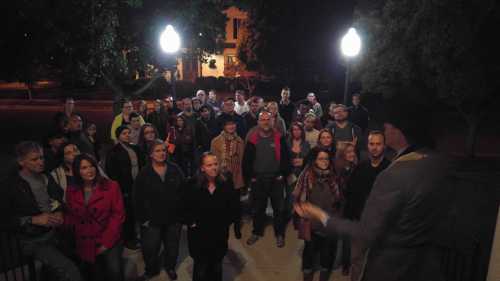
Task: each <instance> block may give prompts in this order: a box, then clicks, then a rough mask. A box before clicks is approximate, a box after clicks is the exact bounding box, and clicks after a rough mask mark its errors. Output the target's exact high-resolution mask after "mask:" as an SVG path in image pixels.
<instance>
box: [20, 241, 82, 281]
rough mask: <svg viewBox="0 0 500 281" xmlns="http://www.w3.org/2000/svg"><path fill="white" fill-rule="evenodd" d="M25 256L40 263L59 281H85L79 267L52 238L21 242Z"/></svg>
mask: <svg viewBox="0 0 500 281" xmlns="http://www.w3.org/2000/svg"><path fill="white" fill-rule="evenodd" d="M21 247H22V251H23V254H24V255H26V256H28V257H33V258H34V259H35V260H38V261H40V262H41V263H42V264H43V265H44V266H46V267H47V268H48V269H49V272H50V273H51V274H53V275H54V277H55V278H57V280H59V281H83V277H82V275H81V274H80V271H79V270H78V267H77V266H76V265H75V264H74V263H73V261H71V260H70V259H69V258H68V257H66V256H65V255H63V254H62V252H61V251H60V250H59V249H58V248H57V246H56V241H55V239H54V238H53V237H52V236H47V237H46V239H45V238H41V239H32V240H29V241H27V240H24V241H21Z"/></svg>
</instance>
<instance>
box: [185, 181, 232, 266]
mask: <svg viewBox="0 0 500 281" xmlns="http://www.w3.org/2000/svg"><path fill="white" fill-rule="evenodd" d="M224 177H225V180H222V179H220V178H219V179H218V180H217V182H216V186H217V188H216V189H215V192H214V193H213V194H210V192H209V191H208V189H207V186H206V185H207V183H204V182H203V181H202V180H200V178H198V177H195V178H193V179H191V180H190V181H189V183H188V185H187V188H188V192H187V193H186V197H185V207H186V210H185V223H186V224H187V225H188V227H189V229H188V243H189V254H190V255H191V257H192V258H193V259H195V260H197V259H201V260H209V261H220V260H222V258H223V257H224V255H226V252H227V247H228V244H227V241H228V239H229V225H230V224H231V223H233V222H234V221H236V219H237V216H238V205H239V201H238V200H237V197H236V196H234V193H235V192H238V191H236V190H235V189H234V187H233V181H232V176H231V175H230V174H226V175H225V176H224ZM194 224H195V225H196V226H195V227H191V226H192V225H194Z"/></svg>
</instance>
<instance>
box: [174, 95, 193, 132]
mask: <svg viewBox="0 0 500 281" xmlns="http://www.w3.org/2000/svg"><path fill="white" fill-rule="evenodd" d="M182 108H183V109H182V112H181V113H179V114H178V115H177V116H179V117H182V118H184V121H185V122H186V127H190V128H192V129H193V130H194V128H195V126H196V118H197V116H196V113H195V112H194V110H193V102H192V101H191V98H183V99H182Z"/></svg>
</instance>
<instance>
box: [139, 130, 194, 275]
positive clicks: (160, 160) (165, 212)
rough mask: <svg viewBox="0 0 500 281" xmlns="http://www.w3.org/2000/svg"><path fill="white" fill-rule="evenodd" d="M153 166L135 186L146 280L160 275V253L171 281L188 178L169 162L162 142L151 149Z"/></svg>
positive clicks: (146, 169)
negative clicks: (185, 185)
mask: <svg viewBox="0 0 500 281" xmlns="http://www.w3.org/2000/svg"><path fill="white" fill-rule="evenodd" d="M148 156H149V159H150V164H148V165H147V166H146V167H144V169H142V170H141V172H140V173H139V175H138V176H137V178H136V180H135V184H134V192H135V193H134V203H135V204H134V206H135V211H136V219H137V221H138V222H139V223H140V224H141V244H142V254H143V256H144V262H145V264H146V269H145V273H144V275H143V276H142V277H141V278H142V280H149V278H152V277H153V276H156V275H158V274H159V273H160V269H161V267H160V257H161V255H159V253H160V249H161V246H162V243H163V252H162V255H163V261H164V262H165V270H166V271H167V274H168V276H169V277H170V280H176V279H177V274H176V272H175V267H176V265H177V257H178V255H179V239H180V233H181V224H180V222H181V206H182V202H181V198H182V193H183V187H184V184H185V182H184V175H183V174H182V171H181V169H180V168H179V166H177V165H176V164H174V163H172V162H170V161H167V147H166V145H165V143H164V142H163V141H162V140H160V139H158V140H156V141H154V143H152V144H151V145H150V146H149V152H148Z"/></svg>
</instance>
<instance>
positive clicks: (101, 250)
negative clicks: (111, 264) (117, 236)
mask: <svg viewBox="0 0 500 281" xmlns="http://www.w3.org/2000/svg"><path fill="white" fill-rule="evenodd" d="M107 249H108V248H106V247H104V246H101V247H99V248H98V249H97V254H98V255H100V254H102V253H104V252H105V251H106V250H107Z"/></svg>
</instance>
